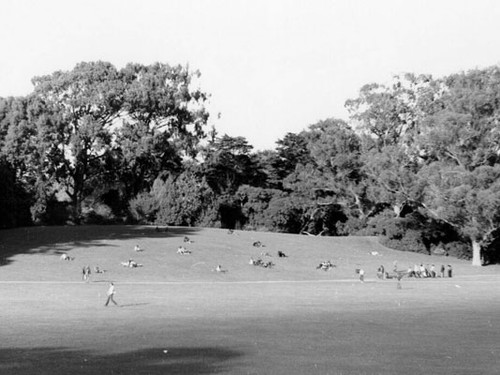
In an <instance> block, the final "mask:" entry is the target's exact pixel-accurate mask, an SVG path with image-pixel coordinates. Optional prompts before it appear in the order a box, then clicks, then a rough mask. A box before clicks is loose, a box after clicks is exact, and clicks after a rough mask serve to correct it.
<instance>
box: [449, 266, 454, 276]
mask: <svg viewBox="0 0 500 375" xmlns="http://www.w3.org/2000/svg"><path fill="white" fill-rule="evenodd" d="M452 276H453V268H452V267H451V264H448V277H452Z"/></svg>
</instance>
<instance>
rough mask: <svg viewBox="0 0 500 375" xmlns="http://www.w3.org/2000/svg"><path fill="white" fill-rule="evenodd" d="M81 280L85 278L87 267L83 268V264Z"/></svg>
mask: <svg viewBox="0 0 500 375" xmlns="http://www.w3.org/2000/svg"><path fill="white" fill-rule="evenodd" d="M82 280H83V281H85V280H87V269H86V268H85V266H83V268H82Z"/></svg>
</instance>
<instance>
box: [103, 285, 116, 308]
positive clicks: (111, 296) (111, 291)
mask: <svg viewBox="0 0 500 375" xmlns="http://www.w3.org/2000/svg"><path fill="white" fill-rule="evenodd" d="M115 293H116V290H115V284H113V283H109V289H108V292H107V293H106V294H107V296H108V299H107V300H106V303H105V304H104V306H108V304H109V302H110V301H111V302H113V303H114V304H115V305H116V306H118V304H117V303H116V301H115V299H114V296H115Z"/></svg>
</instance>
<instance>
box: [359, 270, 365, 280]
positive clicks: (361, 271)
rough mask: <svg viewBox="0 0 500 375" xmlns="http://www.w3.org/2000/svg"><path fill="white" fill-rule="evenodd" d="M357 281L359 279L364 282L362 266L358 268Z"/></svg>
mask: <svg viewBox="0 0 500 375" xmlns="http://www.w3.org/2000/svg"><path fill="white" fill-rule="evenodd" d="M359 281H361V282H362V283H364V282H365V270H363V269H362V268H360V269H359Z"/></svg>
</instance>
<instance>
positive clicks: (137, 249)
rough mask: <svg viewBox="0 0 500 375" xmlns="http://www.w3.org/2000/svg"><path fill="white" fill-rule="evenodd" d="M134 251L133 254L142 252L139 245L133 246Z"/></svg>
mask: <svg viewBox="0 0 500 375" xmlns="http://www.w3.org/2000/svg"><path fill="white" fill-rule="evenodd" d="M134 251H135V252H139V251H142V249H141V247H140V246H139V245H135V247H134Z"/></svg>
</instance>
